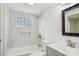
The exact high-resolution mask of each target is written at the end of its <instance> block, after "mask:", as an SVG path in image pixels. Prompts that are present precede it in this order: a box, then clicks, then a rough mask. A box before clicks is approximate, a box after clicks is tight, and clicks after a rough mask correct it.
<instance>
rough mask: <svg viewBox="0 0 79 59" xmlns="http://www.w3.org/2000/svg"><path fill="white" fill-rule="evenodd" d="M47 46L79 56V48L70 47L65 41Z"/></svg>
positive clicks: (69, 54) (66, 53) (68, 54)
mask: <svg viewBox="0 0 79 59" xmlns="http://www.w3.org/2000/svg"><path fill="white" fill-rule="evenodd" d="M46 46H48V47H50V48H52V49H55V50H57V51H58V52H60V53H63V54H64V55H66V56H79V48H72V47H69V46H67V45H66V44H65V43H61V42H57V43H52V44H47V45H46Z"/></svg>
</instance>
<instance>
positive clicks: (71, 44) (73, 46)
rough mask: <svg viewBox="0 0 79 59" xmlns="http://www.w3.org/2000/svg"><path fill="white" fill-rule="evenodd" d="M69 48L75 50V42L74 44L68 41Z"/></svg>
mask: <svg viewBox="0 0 79 59" xmlns="http://www.w3.org/2000/svg"><path fill="white" fill-rule="evenodd" d="M67 45H68V46H70V47H72V48H75V42H72V41H71V40H68V44H67Z"/></svg>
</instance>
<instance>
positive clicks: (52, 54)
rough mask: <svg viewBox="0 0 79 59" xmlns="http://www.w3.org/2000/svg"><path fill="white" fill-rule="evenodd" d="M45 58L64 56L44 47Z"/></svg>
mask: <svg viewBox="0 0 79 59" xmlns="http://www.w3.org/2000/svg"><path fill="white" fill-rule="evenodd" d="M46 56H65V55H64V54H62V53H60V52H58V51H56V50H54V49H52V48H50V47H48V46H46Z"/></svg>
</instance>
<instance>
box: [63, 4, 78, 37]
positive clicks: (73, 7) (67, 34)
mask: <svg viewBox="0 0 79 59" xmlns="http://www.w3.org/2000/svg"><path fill="white" fill-rule="evenodd" d="M75 8H79V3H77V4H76V5H74V6H71V7H69V8H67V9H65V10H62V35H65V36H79V33H68V32H66V31H65V12H67V11H71V10H73V9H75Z"/></svg>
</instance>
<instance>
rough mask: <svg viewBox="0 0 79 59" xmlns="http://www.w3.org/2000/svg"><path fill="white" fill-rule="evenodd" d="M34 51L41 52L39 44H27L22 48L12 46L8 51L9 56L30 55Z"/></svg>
mask: <svg viewBox="0 0 79 59" xmlns="http://www.w3.org/2000/svg"><path fill="white" fill-rule="evenodd" d="M34 52H40V50H39V48H38V46H37V45H34V46H26V47H21V48H11V49H9V50H8V52H7V54H6V55H7V56H30V55H31V54H33V53H34Z"/></svg>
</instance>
